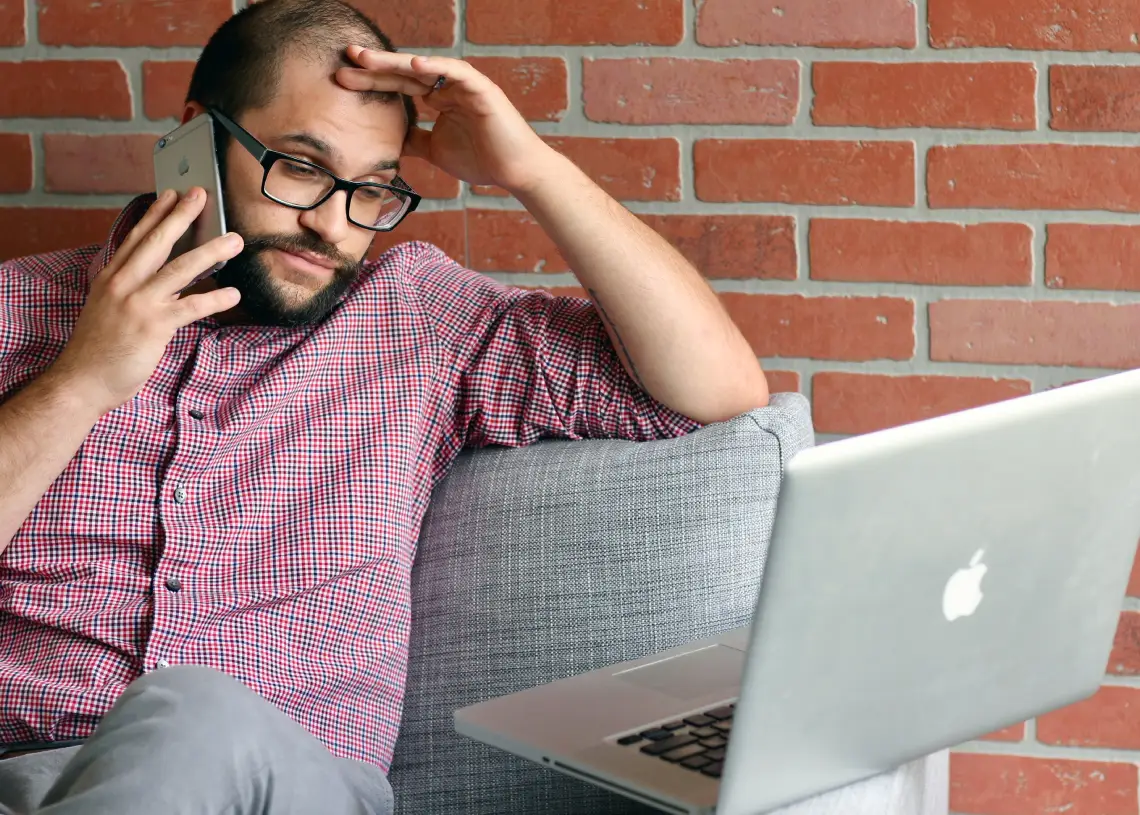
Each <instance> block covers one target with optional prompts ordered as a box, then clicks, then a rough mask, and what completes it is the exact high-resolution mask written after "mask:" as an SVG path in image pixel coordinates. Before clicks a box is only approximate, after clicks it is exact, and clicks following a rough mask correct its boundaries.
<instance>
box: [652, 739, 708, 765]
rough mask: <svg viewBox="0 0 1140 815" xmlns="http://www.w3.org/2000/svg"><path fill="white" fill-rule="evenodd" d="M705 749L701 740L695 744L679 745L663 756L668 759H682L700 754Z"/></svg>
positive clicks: (662, 756)
mask: <svg viewBox="0 0 1140 815" xmlns="http://www.w3.org/2000/svg"><path fill="white" fill-rule="evenodd" d="M704 751H705V747H704V745H703V744H701V743H700V742H696V743H695V744H686V745H685V746H684V747H678V748H677V749H676V750H670V751H669V752H668V753H663V754H662V755H661V758H663V759H665V760H666V761H681V760H682V759H686V758H691V757H693V756H698V755H700V754H701V753H703V752H704Z"/></svg>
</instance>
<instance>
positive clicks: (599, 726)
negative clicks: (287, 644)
mask: <svg viewBox="0 0 1140 815" xmlns="http://www.w3.org/2000/svg"><path fill="white" fill-rule="evenodd" d="M1138 536H1140V371H1131V372H1127V373H1123V374H1115V375H1112V376H1107V377H1103V378H1100V379H1097V380H1094V381H1090V382H1085V383H1081V384H1077V385H1070V386H1068V387H1064V388H1058V389H1055V390H1051V391H1047V392H1043V393H1038V394H1034V395H1031V396H1026V397H1022V398H1018V399H1014V400H1010V401H1007V402H1002V403H999V404H995V405H989V406H986V407H981V408H976V409H972V410H967V411H963V412H960V413H956V414H953V415H950V416H943V417H939V418H935V419H930V420H926V421H922V422H917V423H914V424H910V425H906V426H903V427H899V428H893V429H890V430H885V431H880V432H877V433H871V434H867V435H864V436H859V437H855V438H851V439H845V440H842V441H837V442H832V443H830V444H824V445H821V446H819V447H815V448H812V449H808V450H805V451H803V452H801V453H800V454H798V455H797V456H795V457H794V459H793V460H792V461H791V462H790V463H789V464H788V466H787V468H786V473H785V477H784V481H783V485H782V488H781V493H780V497H779V501H778V505H777V512H776V522H775V528H774V531H773V536H772V543H771V548H770V550H769V556H768V562H767V565H766V567H765V572H764V578H763V588H762V590H761V591H760V592H759V593H758V600H757V605H756V610H755V614H754V617H753V624H752V625H751V626H750V627H749V628H747V629H740V630H736V631H731V632H729V633H727V634H724V635H722V636H719V637H716V638H713V639H708V640H704V641H700V642H694V643H691V644H689V645H686V646H683V647H680V648H675V649H672V650H669V651H665V652H662V653H659V654H654V655H652V656H649V657H646V658H644V659H640V660H636V661H632V662H627V663H623V664H620V665H615V666H613V667H610V668H605V669H602V670H598V671H593V672H590V673H587V674H583V675H580V676H575V677H571V678H569V679H564V680H561V681H557V682H553V683H550V684H548V685H543V686H541V687H538V688H534V689H530V690H526V691H522V692H519V693H514V694H511V695H508V696H503V697H500V698H497V699H492V700H489V701H486V702H482V703H480V704H476V705H473V706H470V707H466V708H463V709H461V710H458V711H456V713H455V726H456V729H457V730H458V732H459V733H462V734H464V735H466V736H470V737H472V738H474V739H477V740H479V741H482V742H485V743H487V744H489V745H492V746H494V747H497V748H500V749H502V750H506V751H508V752H510V753H514V754H516V755H519V756H522V757H523V758H526V759H529V760H531V761H534V762H537V763H539V764H543V765H545V766H548V767H551V768H553V769H556V770H559V771H561V772H564V773H567V774H569V775H572V776H575V777H577V778H580V779H584V780H586V781H589V782H592V783H593V784H596V785H598V786H600V787H605V788H607V789H610V790H613V791H615V792H618V793H621V794H623V795H626V796H628V797H630V798H634V799H636V800H639V801H641V802H643V803H646V804H649V805H651V806H653V807H656V808H657V809H660V810H664V811H667V812H685V813H708V812H712V811H716V812H717V813H719V815H746V814H749V815H750V814H751V813H760V812H765V811H768V810H770V809H773V808H776V807H779V806H782V805H785V804H789V803H792V802H795V801H797V800H800V799H803V798H806V797H809V796H811V795H814V794H816V793H820V792H824V791H827V790H830V789H833V788H836V787H840V786H843V785H846V784H849V783H851V782H854V781H857V780H860V779H864V778H868V777H870V776H872V775H876V774H879V773H882V772H885V771H889V770H891V769H893V768H895V767H897V766H899V765H901V764H904V763H906V762H908V761H910V760H913V759H915V758H918V757H920V756H923V755H927V754H929V753H932V752H935V751H937V750H940V749H942V748H945V747H948V746H951V745H955V744H959V743H961V742H963V741H966V740H969V739H972V738H975V737H977V736H979V735H982V734H984V733H987V732H989V731H992V730H996V729H998V728H1001V727H1005V726H1007V725H1010V724H1013V723H1016V722H1019V721H1022V720H1024V719H1027V718H1029V717H1031V716H1034V715H1036V714H1039V713H1042V712H1044V711H1047V710H1051V709H1054V708H1058V707H1061V706H1063V705H1066V704H1068V703H1071V702H1074V701H1077V700H1079V699H1082V698H1084V697H1087V696H1089V695H1091V694H1092V693H1093V692H1094V691H1095V690H1096V689H1097V688H1098V686H1099V685H1100V683H1101V680H1102V678H1103V676H1104V671H1105V667H1106V664H1107V661H1108V656H1109V652H1110V650H1111V647H1112V640H1113V634H1114V631H1115V629H1116V624H1117V618H1118V615H1119V610H1120V607H1121V600H1122V598H1123V596H1124V591H1125V585H1126V583H1127V580H1128V574H1129V570H1130V565H1131V562H1132V557H1133V554H1134V553H1135V551H1136V546H1137V538H1138Z"/></svg>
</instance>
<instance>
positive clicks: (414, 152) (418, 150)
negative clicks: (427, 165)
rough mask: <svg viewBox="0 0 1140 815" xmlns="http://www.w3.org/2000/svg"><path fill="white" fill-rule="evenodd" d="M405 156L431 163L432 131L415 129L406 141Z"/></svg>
mask: <svg viewBox="0 0 1140 815" xmlns="http://www.w3.org/2000/svg"><path fill="white" fill-rule="evenodd" d="M404 155H408V156H412V157H413V158H422V159H424V160H425V161H431V131H430V130H425V129H424V128H422V127H414V128H412V131H411V132H410V133H409V134H408V137H407V138H406V139H404Z"/></svg>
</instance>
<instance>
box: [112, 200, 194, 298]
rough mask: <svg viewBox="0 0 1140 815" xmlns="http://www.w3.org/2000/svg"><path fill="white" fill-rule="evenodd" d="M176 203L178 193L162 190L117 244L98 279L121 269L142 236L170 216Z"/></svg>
mask: <svg viewBox="0 0 1140 815" xmlns="http://www.w3.org/2000/svg"><path fill="white" fill-rule="evenodd" d="M177 203H178V193H176V192H175V191H174V190H163V191H162V193H161V194H159V196H158V198H156V199H155V202H154V203H153V204H151V205H150V207H149V208H148V209H147V211H146V212H145V213H144V214H143V216H142V218H140V219H139V222H138V223H137V224H135V225H134V228H132V229H131V231H130V232H128V233H127V237H126V238H124V239H123V242H122V243H120V244H119V246H118V248H117V249H116V250H115V254H114V255H113V256H112V258H111V262H110V263H108V264H107V266H106V267H105V268H104V269H103V271H101V272H100V273H99V276H100V277H111V276H112V275H114V274H115V272H116V271H118V270H119V269H121V268H122V267H123V264H124V263H126V261H127V260H128V259H130V257H131V253H132V252H133V251H134V249H135V247H136V246H138V243H139V241H140V240H142V238H143V236H144V235H146V234H147V233H149V232H150V231H151V230H152V229H154V228H155V227H156V226H158V224H159V223H160V222H161V221H162V219H163V218H165V217H166V216H167V215H169V214H170V211H171V210H172V209H174V206H175V204H177Z"/></svg>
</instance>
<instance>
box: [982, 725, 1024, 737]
mask: <svg viewBox="0 0 1140 815" xmlns="http://www.w3.org/2000/svg"><path fill="white" fill-rule="evenodd" d="M981 740H982V741H1024V740H1025V722H1021V723H1020V724H1015V725H1011V726H1010V727H1003V728H1002V729H1001V730H995V731H993V732H992V733H987V734H986V735H984V736H982V737H981Z"/></svg>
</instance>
